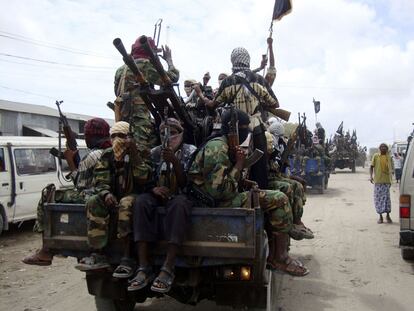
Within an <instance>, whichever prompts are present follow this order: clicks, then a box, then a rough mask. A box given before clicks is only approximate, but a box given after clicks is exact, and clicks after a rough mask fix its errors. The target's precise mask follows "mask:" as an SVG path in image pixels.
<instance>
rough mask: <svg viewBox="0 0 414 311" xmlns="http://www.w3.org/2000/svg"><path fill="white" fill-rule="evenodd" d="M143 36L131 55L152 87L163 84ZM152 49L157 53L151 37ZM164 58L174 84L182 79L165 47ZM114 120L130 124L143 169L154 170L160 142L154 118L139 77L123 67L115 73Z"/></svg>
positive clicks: (169, 52)
mask: <svg viewBox="0 0 414 311" xmlns="http://www.w3.org/2000/svg"><path fill="white" fill-rule="evenodd" d="M142 37H143V36H140V37H139V38H137V40H136V41H135V43H134V44H133V45H132V49H131V56H132V58H133V59H134V62H135V64H136V65H137V67H138V69H139V71H141V73H142V75H143V76H144V78H145V79H146V80H147V81H148V83H150V84H151V85H161V84H162V81H161V77H160V75H159V74H158V72H157V70H156V69H155V68H154V66H153V65H152V64H151V62H150V60H149V58H150V56H149V53H148V52H147V51H146V50H145V49H144V48H143V46H142V44H141V40H140V39H141V38H142ZM147 42H148V44H149V46H150V47H151V48H152V49H153V50H157V47H156V45H155V42H154V40H152V39H151V38H149V37H148V40H147ZM162 51H163V58H164V59H165V61H166V62H167V64H168V71H167V76H168V77H169V78H170V79H171V81H172V82H177V81H178V79H179V71H178V70H177V69H176V68H175V67H174V64H173V61H172V57H171V50H170V48H169V47H168V46H165V47H162ZM115 96H116V97H117V98H116V100H115V121H125V122H128V123H130V124H131V130H132V133H133V137H134V139H135V141H136V142H137V143H138V145H137V147H138V152H139V153H140V154H141V155H143V159H144V161H143V163H142V164H141V165H142V166H146V168H143V169H147V168H150V167H151V163H150V160H149V154H150V151H151V149H152V148H153V147H155V146H156V144H157V142H158V138H157V135H156V133H155V129H154V123H153V119H152V118H151V116H150V111H149V109H148V107H147V106H146V105H145V102H144V101H143V99H142V98H141V97H140V95H139V90H138V88H137V83H136V77H135V75H134V73H133V72H132V71H131V70H130V69H129V68H128V66H127V65H123V66H121V67H120V68H119V69H118V70H117V71H116V73H115Z"/></svg>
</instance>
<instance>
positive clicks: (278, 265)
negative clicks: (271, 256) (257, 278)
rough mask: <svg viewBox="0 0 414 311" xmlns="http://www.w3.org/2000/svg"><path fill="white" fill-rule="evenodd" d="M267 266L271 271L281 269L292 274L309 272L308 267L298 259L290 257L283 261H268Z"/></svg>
mask: <svg viewBox="0 0 414 311" xmlns="http://www.w3.org/2000/svg"><path fill="white" fill-rule="evenodd" d="M267 267H268V269H270V270H272V271H281V272H285V273H288V274H290V275H293V276H305V275H307V274H309V269H308V268H306V267H305V266H304V265H303V264H302V263H301V262H300V261H299V260H295V259H292V258H288V259H286V261H285V262H284V263H283V262H278V261H272V262H271V261H268V262H267Z"/></svg>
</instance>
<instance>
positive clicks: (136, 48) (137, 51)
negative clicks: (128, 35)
mask: <svg viewBox="0 0 414 311" xmlns="http://www.w3.org/2000/svg"><path fill="white" fill-rule="evenodd" d="M142 37H143V36H139V37H138V38H137V40H135V43H134V44H133V45H132V49H131V54H132V57H133V58H134V59H137V58H149V55H148V53H147V52H146V51H145V50H144V49H143V47H142V44H141V42H139V40H140V39H141V38H142ZM147 39H148V45H149V46H150V47H151V49H153V50H155V49H156V48H157V46H156V45H155V42H154V40H152V38H151V37H147Z"/></svg>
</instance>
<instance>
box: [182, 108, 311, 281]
mask: <svg viewBox="0 0 414 311" xmlns="http://www.w3.org/2000/svg"><path fill="white" fill-rule="evenodd" d="M234 123H236V129H235V128H234ZM249 124H250V118H249V115H248V114H246V113H245V112H243V111H241V110H237V109H235V110H234V111H231V110H227V111H225V112H224V113H223V115H222V136H220V137H216V138H213V139H212V140H210V141H208V142H207V143H206V144H205V145H204V146H203V147H202V148H200V149H199V150H198V152H197V154H196V156H195V159H194V162H193V164H192V166H191V168H190V170H189V173H188V176H189V179H190V182H191V183H190V184H191V185H190V187H194V188H196V189H198V191H199V192H201V193H203V194H204V196H205V197H209V198H212V200H213V201H214V204H215V206H216V207H251V206H250V204H249V203H250V202H252V201H255V199H254V198H253V196H252V192H251V191H243V192H239V191H238V189H239V187H241V186H242V185H244V184H245V182H244V180H243V178H242V171H243V168H244V165H245V160H246V155H245V154H244V152H243V150H242V149H241V148H240V146H237V145H236V146H232V144H230V142H231V140H232V139H233V138H232V137H231V136H233V135H234V134H235V133H234V132H236V135H238V137H237V139H238V141H244V140H245V139H246V138H247V136H248V134H249ZM230 129H232V130H231V132H230ZM237 133H238V134H237ZM249 184H250V185H251V183H249ZM256 193H257V195H258V200H259V204H260V207H261V209H262V210H263V211H264V213H265V220H266V222H267V225H268V231H269V237H270V244H269V246H270V249H269V257H268V259H267V264H268V268H269V269H274V270H280V271H283V272H286V273H290V274H292V275H296V276H304V275H306V274H307V273H308V272H309V271H308V269H307V268H306V267H304V266H303V264H301V263H299V262H298V261H296V260H293V259H292V258H290V257H289V255H288V243H289V234H290V233H291V230H292V219H293V215H292V210H291V207H290V204H289V198H288V197H287V196H286V195H285V194H283V193H282V192H280V191H277V190H257V192H256ZM297 233H298V234H301V233H300V232H297Z"/></svg>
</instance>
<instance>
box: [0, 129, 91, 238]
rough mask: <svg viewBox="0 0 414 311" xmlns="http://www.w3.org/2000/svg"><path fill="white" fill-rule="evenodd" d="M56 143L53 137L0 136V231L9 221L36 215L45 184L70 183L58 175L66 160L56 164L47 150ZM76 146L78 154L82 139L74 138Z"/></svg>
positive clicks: (63, 170) (64, 169)
mask: <svg viewBox="0 0 414 311" xmlns="http://www.w3.org/2000/svg"><path fill="white" fill-rule="evenodd" d="M62 141H63V144H64V142H65V140H64V139H63V140H62ZM57 146H58V139H57V138H48V137H28V136H0V233H1V232H2V231H3V230H8V228H9V223H17V222H22V221H25V220H29V219H35V218H36V214H37V213H36V211H37V204H38V202H39V199H40V193H41V190H42V189H43V188H44V187H45V186H46V185H48V184H50V183H53V184H55V186H56V187H57V188H61V187H65V186H70V185H71V182H70V181H65V180H64V178H63V177H62V176H64V175H66V174H67V173H68V167H67V164H66V161H64V160H63V161H62V167H59V161H58V159H57V158H56V157H54V156H52V155H51V154H50V153H49V150H50V149H51V148H52V147H57ZM78 146H79V151H80V156H81V157H82V154H84V153H85V152H86V144H85V141H84V140H78Z"/></svg>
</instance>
